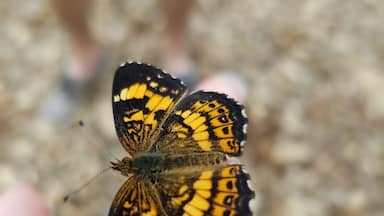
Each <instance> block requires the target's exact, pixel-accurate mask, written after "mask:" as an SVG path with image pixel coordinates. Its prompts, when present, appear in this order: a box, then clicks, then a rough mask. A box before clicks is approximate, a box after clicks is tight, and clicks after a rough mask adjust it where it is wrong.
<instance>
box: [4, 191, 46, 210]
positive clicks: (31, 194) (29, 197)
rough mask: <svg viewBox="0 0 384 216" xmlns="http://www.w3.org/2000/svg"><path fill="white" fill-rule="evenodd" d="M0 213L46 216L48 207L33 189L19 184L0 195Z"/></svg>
mask: <svg viewBox="0 0 384 216" xmlns="http://www.w3.org/2000/svg"><path fill="white" fill-rule="evenodd" d="M0 215H13V216H47V215H48V207H47V205H46V204H45V203H44V200H43V199H42V197H41V196H40V194H38V193H37V192H36V191H35V190H34V189H32V188H30V187H27V186H21V187H18V188H14V189H11V190H8V191H6V192H5V193H3V194H1V195H0Z"/></svg>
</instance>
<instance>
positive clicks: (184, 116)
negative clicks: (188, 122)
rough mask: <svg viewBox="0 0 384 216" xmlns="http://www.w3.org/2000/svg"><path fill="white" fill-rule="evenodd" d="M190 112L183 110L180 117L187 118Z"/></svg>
mask: <svg viewBox="0 0 384 216" xmlns="http://www.w3.org/2000/svg"><path fill="white" fill-rule="evenodd" d="M191 113H192V111H191V110H185V111H184V112H183V113H182V114H181V117H183V118H187V117H188V116H189V115H191Z"/></svg>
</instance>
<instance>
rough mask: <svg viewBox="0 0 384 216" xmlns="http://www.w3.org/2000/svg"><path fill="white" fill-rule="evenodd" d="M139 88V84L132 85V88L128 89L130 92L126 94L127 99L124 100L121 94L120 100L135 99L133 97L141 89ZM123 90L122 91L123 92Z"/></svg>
mask: <svg viewBox="0 0 384 216" xmlns="http://www.w3.org/2000/svg"><path fill="white" fill-rule="evenodd" d="M139 86H140V84H139V83H136V84H133V85H131V86H130V87H128V88H129V89H128V92H127V93H126V95H125V97H124V98H123V97H122V96H121V94H120V98H121V99H122V100H128V99H131V98H133V96H134V95H135V94H136V91H137V88H139ZM125 89H127V88H125ZM123 90H124V89H123ZM123 90H122V91H123Z"/></svg>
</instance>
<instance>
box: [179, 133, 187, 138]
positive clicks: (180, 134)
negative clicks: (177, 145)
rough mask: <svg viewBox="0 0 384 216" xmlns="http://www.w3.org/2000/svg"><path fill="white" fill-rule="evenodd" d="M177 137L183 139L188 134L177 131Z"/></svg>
mask: <svg viewBox="0 0 384 216" xmlns="http://www.w3.org/2000/svg"><path fill="white" fill-rule="evenodd" d="M177 137H178V138H180V139H185V138H187V137H188V136H187V134H185V133H177Z"/></svg>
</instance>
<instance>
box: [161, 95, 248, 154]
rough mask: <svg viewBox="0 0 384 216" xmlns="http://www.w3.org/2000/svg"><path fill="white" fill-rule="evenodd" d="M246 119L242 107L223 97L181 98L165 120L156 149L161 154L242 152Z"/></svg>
mask: <svg viewBox="0 0 384 216" xmlns="http://www.w3.org/2000/svg"><path fill="white" fill-rule="evenodd" d="M247 123H248V119H247V117H246V114H245V110H244V108H243V106H242V105H240V104H238V103H237V102H235V101H234V100H233V99H230V98H228V97H227V96H226V95H225V94H220V93H216V92H203V91H198V92H195V93H193V94H192V95H190V96H188V97H185V98H183V100H182V101H180V103H179V104H178V105H177V106H176V108H175V110H174V112H173V113H172V114H171V115H170V116H169V117H168V118H167V120H166V121H165V123H164V125H163V131H162V132H161V134H160V136H159V137H160V139H159V141H158V145H157V148H158V150H159V151H162V152H168V153H170V152H177V153H191V152H202V151H217V152H223V153H226V154H228V155H230V156H239V155H240V154H241V153H242V147H243V146H244V143H245V139H246V132H247V131H246V129H247Z"/></svg>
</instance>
